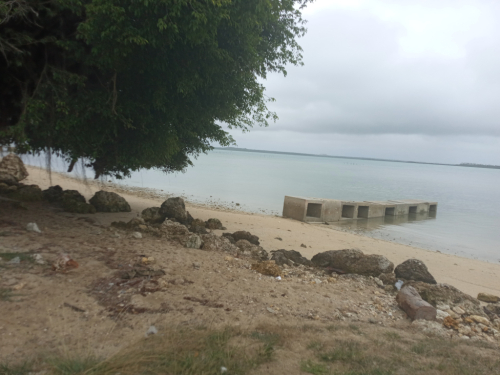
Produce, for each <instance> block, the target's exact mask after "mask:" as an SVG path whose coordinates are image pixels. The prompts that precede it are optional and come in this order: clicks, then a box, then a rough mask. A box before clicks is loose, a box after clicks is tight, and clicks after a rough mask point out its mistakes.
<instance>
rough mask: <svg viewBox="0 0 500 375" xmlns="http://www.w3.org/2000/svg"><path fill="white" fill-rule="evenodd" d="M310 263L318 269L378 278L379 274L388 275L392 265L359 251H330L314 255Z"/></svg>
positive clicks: (389, 262) (375, 256) (379, 256)
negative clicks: (322, 268)
mask: <svg viewBox="0 0 500 375" xmlns="http://www.w3.org/2000/svg"><path fill="white" fill-rule="evenodd" d="M311 262H312V263H313V264H314V265H315V266H318V267H330V268H335V269H338V270H342V271H344V272H345V273H355V274H358V275H364V276H373V277H378V276H379V275H380V274H381V273H390V272H392V271H393V270H394V264H393V263H392V262H391V261H389V260H388V259H387V258H386V257H384V256H382V255H374V254H371V255H365V254H363V252H362V251H361V250H357V249H346V250H330V251H325V252H323V253H319V254H316V255H315V256H313V257H312V259H311Z"/></svg>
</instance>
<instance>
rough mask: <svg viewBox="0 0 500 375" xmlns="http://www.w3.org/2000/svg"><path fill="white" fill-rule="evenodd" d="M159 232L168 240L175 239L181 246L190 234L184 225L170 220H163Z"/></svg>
mask: <svg viewBox="0 0 500 375" xmlns="http://www.w3.org/2000/svg"><path fill="white" fill-rule="evenodd" d="M160 231H161V232H163V233H164V234H165V235H166V236H167V237H168V238H170V239H177V240H179V241H180V242H181V243H182V244H184V243H185V242H186V238H187V237H188V236H189V235H190V234H191V233H190V232H189V230H188V229H187V227H186V226H185V225H182V224H180V223H177V222H174V221H170V220H165V221H164V222H163V223H162V224H161V226H160Z"/></svg>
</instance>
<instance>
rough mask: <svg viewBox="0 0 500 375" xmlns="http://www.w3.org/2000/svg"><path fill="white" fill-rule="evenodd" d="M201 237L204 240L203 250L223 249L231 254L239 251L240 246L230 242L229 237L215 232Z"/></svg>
mask: <svg viewBox="0 0 500 375" xmlns="http://www.w3.org/2000/svg"><path fill="white" fill-rule="evenodd" d="M201 239H202V240H203V245H202V247H201V249H202V250H206V251H223V252H226V253H231V254H237V253H238V252H239V249H238V247H236V246H235V245H233V244H232V243H231V242H229V240H228V239H227V238H225V237H219V236H217V235H216V234H215V233H209V234H203V235H201Z"/></svg>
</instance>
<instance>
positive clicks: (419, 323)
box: [411, 320, 449, 338]
mask: <svg viewBox="0 0 500 375" xmlns="http://www.w3.org/2000/svg"><path fill="white" fill-rule="evenodd" d="M411 325H412V326H413V327H415V328H418V329H420V330H421V331H422V332H424V333H427V334H431V335H434V336H439V337H443V338H445V337H449V333H448V332H447V330H446V329H444V328H443V326H442V325H441V324H440V323H438V322H433V321H429V320H415V321H413V323H412V324H411Z"/></svg>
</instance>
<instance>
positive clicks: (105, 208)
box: [89, 190, 132, 212]
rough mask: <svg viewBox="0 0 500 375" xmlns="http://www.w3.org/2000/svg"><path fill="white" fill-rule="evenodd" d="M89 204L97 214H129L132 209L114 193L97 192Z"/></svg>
mask: <svg viewBox="0 0 500 375" xmlns="http://www.w3.org/2000/svg"><path fill="white" fill-rule="evenodd" d="M89 203H90V204H91V205H92V206H94V207H95V209H96V210H97V212H130V211H132V209H131V208H130V205H129V204H128V203H127V201H126V200H125V199H124V198H123V197H121V196H119V195H118V194H116V193H113V192H110V191H103V190H101V191H98V192H97V193H95V194H94V196H93V197H92V198H90V199H89Z"/></svg>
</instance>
